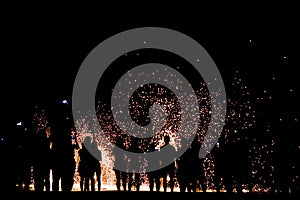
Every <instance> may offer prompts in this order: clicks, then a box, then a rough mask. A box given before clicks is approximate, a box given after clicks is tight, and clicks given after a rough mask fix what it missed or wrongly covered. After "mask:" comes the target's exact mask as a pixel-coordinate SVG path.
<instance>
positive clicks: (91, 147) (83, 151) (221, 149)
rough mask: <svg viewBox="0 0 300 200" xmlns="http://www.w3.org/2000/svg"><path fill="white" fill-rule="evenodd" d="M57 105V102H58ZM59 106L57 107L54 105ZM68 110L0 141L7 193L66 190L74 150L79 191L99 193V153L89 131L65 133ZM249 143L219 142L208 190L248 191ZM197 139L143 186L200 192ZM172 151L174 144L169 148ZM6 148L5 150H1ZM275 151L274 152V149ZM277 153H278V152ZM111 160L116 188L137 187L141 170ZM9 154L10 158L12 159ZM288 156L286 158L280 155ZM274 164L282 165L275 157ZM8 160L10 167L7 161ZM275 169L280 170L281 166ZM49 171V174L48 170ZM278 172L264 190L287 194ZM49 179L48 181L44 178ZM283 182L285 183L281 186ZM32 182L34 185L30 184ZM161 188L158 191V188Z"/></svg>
mask: <svg viewBox="0 0 300 200" xmlns="http://www.w3.org/2000/svg"><path fill="white" fill-rule="evenodd" d="M62 106H63V105H62ZM58 110H59V109H58ZM68 112H69V110H66V109H61V110H59V112H58V111H57V110H56V111H55V112H54V113H51V112H50V113H49V118H48V119H47V123H45V124H43V123H39V122H36V123H33V126H32V127H30V128H24V126H16V128H15V130H14V133H15V135H14V139H13V140H12V139H10V138H8V137H7V138H5V142H4V141H3V140H4V139H2V140H1V146H0V147H1V154H2V155H1V158H2V160H3V163H6V164H3V165H2V166H1V170H0V171H1V181H0V184H1V185H0V186H1V189H4V190H7V191H10V190H13V191H21V190H22V191H30V190H34V191H59V190H61V191H72V190H73V185H74V173H75V171H76V162H75V159H74V152H75V150H78V155H79V158H80V161H79V165H78V172H79V176H80V190H81V191H101V183H102V180H101V163H102V154H101V151H100V150H99V148H98V145H97V142H96V139H95V138H94V137H93V134H90V136H89V137H85V139H84V141H82V145H79V144H78V143H77V142H72V137H71V136H72V135H71V132H74V131H75V129H74V124H73V121H72V118H71V117H70V115H68ZM160 140H161V141H163V145H162V146H160V147H159V148H165V146H167V145H169V146H170V147H171V148H173V147H172V145H170V137H169V136H168V135H163V136H162V137H161V138H160ZM115 145H116V146H118V147H119V148H123V149H124V150H126V151H131V152H136V153H146V152H147V151H157V149H158V146H159V145H158V142H157V141H152V142H150V143H149V145H148V146H147V148H142V146H143V145H141V144H140V143H139V142H138V140H135V139H133V140H131V142H129V143H126V142H125V139H124V138H122V137H116V143H115ZM250 145H251V144H249V143H247V141H236V142H232V143H225V142H222V140H220V141H219V143H217V145H216V146H215V147H214V148H213V150H212V151H211V155H213V159H214V171H215V172H214V188H215V190H216V192H220V191H222V190H225V191H226V192H229V193H231V192H234V191H235V192H237V193H242V192H243V189H248V192H253V187H254V185H253V183H254V181H253V176H251V175H252V173H253V171H251V164H252V163H251V161H250V152H251V151H250V149H251V148H250ZM200 148H201V142H199V141H198V139H197V138H195V140H194V141H193V142H192V143H191V145H190V147H189V148H188V149H187V151H186V152H184V154H182V155H181V156H180V157H179V158H177V159H176V160H174V162H172V163H171V164H169V165H168V166H166V167H163V168H161V169H158V170H155V171H149V172H146V177H147V180H148V190H149V191H151V192H153V191H156V192H159V191H163V192H167V191H170V192H174V188H175V187H178V188H179V191H180V192H198V191H202V192H206V191H207V190H208V184H207V182H208V180H207V177H206V174H205V173H206V172H205V162H204V160H205V158H201V159H200V158H199V157H198V152H199V149H200ZM173 150H174V151H176V150H175V148H174V149H173ZM5 151H6V152H8V151H9V152H10V154H9V155H8V154H5V153H3V152H5ZM275 153H276V152H275ZM279 153H281V152H279V151H278V154H279ZM114 155H115V163H118V165H123V167H122V168H123V169H126V168H127V169H128V170H127V171H126V170H118V169H117V168H114V173H115V181H116V182H115V184H116V188H117V191H133V190H135V191H140V187H141V185H142V184H143V180H142V178H141V175H142V173H141V172H137V171H134V172H132V171H131V170H129V169H130V161H129V160H130V159H128V157H126V155H123V154H114ZM12 158H13V159H12ZM286 159H288V158H286ZM275 161H277V162H275V165H276V166H281V165H284V166H285V163H280V162H279V160H275ZM7 163H10V164H11V165H7ZM279 169H281V171H280V172H282V170H283V168H279ZM50 172H52V174H51V173H50ZM283 174H284V175H285V176H284V177H283V175H280V176H279V177H278V180H279V181H278V182H277V183H274V184H273V185H272V182H267V183H265V184H269V185H270V190H269V191H270V192H274V191H275V190H276V189H277V190H278V191H282V192H287V191H288V190H289V188H290V189H292V190H293V191H299V185H297V184H296V183H295V182H292V183H291V184H290V183H288V181H287V180H286V179H287V172H285V173H283ZM50 179H52V182H50ZM286 183H288V184H286ZM30 185H33V186H34V188H30ZM161 188H162V189H161ZM168 189H169V190H168Z"/></svg>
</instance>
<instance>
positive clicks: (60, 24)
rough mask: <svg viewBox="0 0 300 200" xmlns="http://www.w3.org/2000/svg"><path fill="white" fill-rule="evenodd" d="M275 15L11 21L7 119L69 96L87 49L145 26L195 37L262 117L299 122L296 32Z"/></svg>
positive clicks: (4, 84) (5, 73)
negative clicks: (257, 17) (226, 18)
mask: <svg viewBox="0 0 300 200" xmlns="http://www.w3.org/2000/svg"><path fill="white" fill-rule="evenodd" d="M42 19H43V18H42ZM276 20H277V19H274V21H270V23H267V22H268V20H265V21H264V20H262V22H261V23H258V20H257V21H251V20H249V21H247V22H245V23H243V24H241V25H240V23H239V22H229V23H222V22H219V23H214V22H215V21H212V23H209V22H205V21H204V22H205V23H203V21H200V20H199V24H197V20H194V21H190V23H186V22H187V21H188V19H187V20H186V21H184V20H181V21H179V22H178V23H175V22H172V21H167V22H160V21H158V20H157V21H156V22H155V21H154V22H149V20H148V21H145V23H142V22H132V23H128V22H127V23H123V24H122V23H120V24H117V23H115V24H114V23H112V24H109V23H103V24H102V25H101V23H99V25H96V24H95V25H94V24H92V23H85V22H84V21H76V20H72V19H65V18H63V19H59V18H55V19H51V18H46V17H45V19H43V21H42V22H41V21H40V20H37V19H35V18H34V17H33V16H32V17H24V18H22V19H21V18H20V19H18V20H12V22H10V23H8V22H7V23H6V24H5V27H7V28H6V29H4V31H3V32H4V35H5V37H4V38H3V39H4V45H3V46H2V48H3V49H5V51H4V52H3V55H4V56H3V58H4V60H3V67H2V73H1V75H2V78H1V91H2V98H1V102H2V103H1V104H2V109H1V110H2V114H1V116H2V117H1V118H2V119H3V120H2V121H3V124H4V125H8V124H10V125H12V124H14V123H16V122H17V121H22V120H24V118H26V117H27V116H28V115H30V110H31V108H32V107H34V106H35V105H37V104H49V103H51V102H54V101H61V100H63V99H65V98H67V99H69V100H71V94H72V89H73V82H74V80H75V77H76V74H77V70H78V69H79V67H80V65H81V63H82V62H83V60H84V59H85V57H86V56H87V55H88V53H89V52H90V51H91V50H92V49H93V48H94V47H95V46H97V45H98V44H99V43H100V42H101V41H103V40H104V39H106V38H108V37H110V36H112V35H114V34H116V33H119V32H121V31H125V30H127V29H130V28H135V27H143V26H160V27H165V28H170V29H174V30H177V31H180V32H182V33H184V34H186V35H188V36H190V37H192V38H193V39H195V40H196V41H198V42H199V43H200V44H201V45H202V46H203V47H204V48H205V49H206V51H207V52H208V53H209V54H210V56H211V57H212V58H213V60H214V61H215V63H216V65H217V67H218V68H219V70H220V72H221V76H222V77H223V80H224V82H225V83H228V84H230V82H231V80H232V78H233V77H234V76H235V73H236V72H237V71H238V72H239V75H241V76H242V77H243V83H244V84H246V85H248V89H249V90H250V91H251V94H252V97H253V99H256V101H254V103H255V110H256V111H257V113H258V115H259V116H260V115H261V117H262V119H269V118H272V119H273V118H274V119H273V120H274V122H275V123H277V122H278V123H279V122H280V119H281V120H282V121H283V122H288V123H292V122H295V123H296V124H297V123H299V120H300V119H299V104H298V102H299V78H298V73H297V67H298V66H299V60H298V58H297V56H298V55H297V53H298V44H299V43H298V41H299V39H298V34H297V33H298V31H297V30H296V29H297V27H296V26H295V24H294V23H284V22H285V21H287V20H289V18H287V19H285V18H284V19H283V20H282V21H278V23H276ZM141 21H142V20H141ZM264 23H266V24H265V25H264ZM224 24H225V25H224ZM4 63H5V64H4ZM4 121H5V123H4ZM6 122H8V123H6ZM258 122H260V121H258Z"/></svg>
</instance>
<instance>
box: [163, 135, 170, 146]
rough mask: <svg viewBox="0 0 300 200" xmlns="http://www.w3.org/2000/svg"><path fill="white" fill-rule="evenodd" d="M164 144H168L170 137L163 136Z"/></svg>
mask: <svg viewBox="0 0 300 200" xmlns="http://www.w3.org/2000/svg"><path fill="white" fill-rule="evenodd" d="M164 142H165V144H169V142H170V136H168V135H165V136H164Z"/></svg>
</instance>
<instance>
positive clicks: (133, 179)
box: [127, 138, 144, 191]
mask: <svg viewBox="0 0 300 200" xmlns="http://www.w3.org/2000/svg"><path fill="white" fill-rule="evenodd" d="M129 151H131V152H134V153H143V152H144V151H143V149H142V148H141V146H140V145H139V143H138V140H137V139H136V138H133V139H132V141H131V144H130V148H129ZM133 160H134V159H129V162H128V163H129V167H131V166H132V165H133V163H131V162H134V161H133ZM139 162H140V161H139ZM136 164H137V163H134V165H136ZM139 167H143V166H139ZM132 171H133V172H132ZM127 178H128V191H131V190H132V187H133V186H135V188H136V191H139V190H140V186H141V180H140V173H139V172H136V171H134V170H132V169H131V172H130V173H128V177H127Z"/></svg>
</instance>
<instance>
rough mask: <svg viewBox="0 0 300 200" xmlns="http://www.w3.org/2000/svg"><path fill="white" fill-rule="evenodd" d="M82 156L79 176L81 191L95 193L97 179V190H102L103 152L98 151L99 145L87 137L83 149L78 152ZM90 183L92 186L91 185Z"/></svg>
mask: <svg viewBox="0 0 300 200" xmlns="http://www.w3.org/2000/svg"><path fill="white" fill-rule="evenodd" d="M78 153H79V156H80V162H79V175H80V177H81V179H80V188H81V191H90V190H91V191H95V184H96V182H95V178H94V175H95V174H96V178H97V186H98V187H97V189H98V191H100V190H101V163H100V162H101V160H102V155H101V151H100V150H99V149H98V146H97V143H96V142H95V141H94V140H93V141H92V140H91V138H90V137H86V138H85V140H84V144H83V145H82V148H81V149H80V150H79V151H78ZM89 183H90V184H91V185H89Z"/></svg>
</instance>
